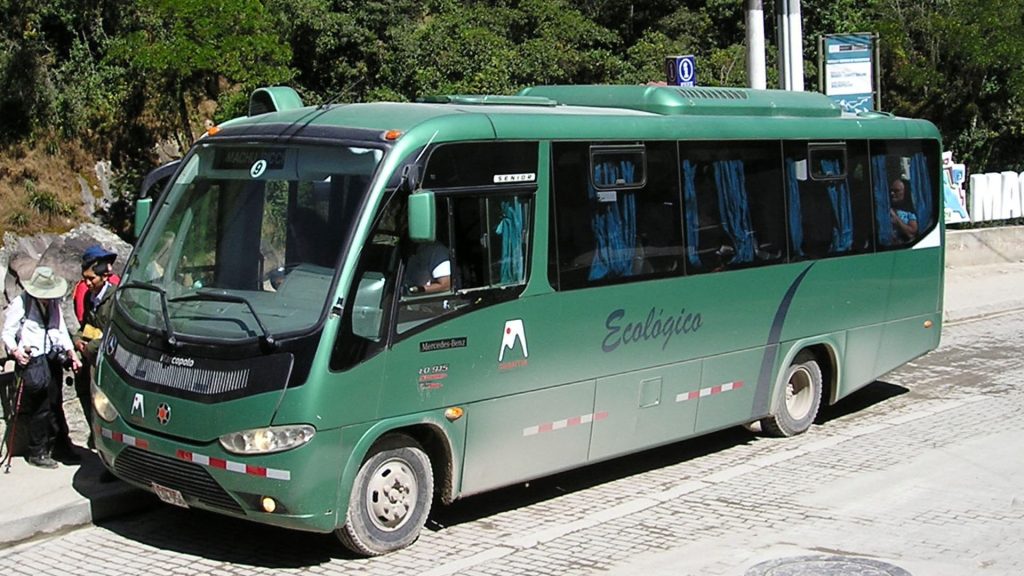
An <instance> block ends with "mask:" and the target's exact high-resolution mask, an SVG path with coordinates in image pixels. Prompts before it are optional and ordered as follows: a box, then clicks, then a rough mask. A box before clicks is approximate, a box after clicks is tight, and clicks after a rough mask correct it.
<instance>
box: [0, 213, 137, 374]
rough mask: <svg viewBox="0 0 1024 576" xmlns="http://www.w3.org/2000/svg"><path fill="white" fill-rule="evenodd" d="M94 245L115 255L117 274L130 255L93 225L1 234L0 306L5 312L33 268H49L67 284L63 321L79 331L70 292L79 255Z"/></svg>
mask: <svg viewBox="0 0 1024 576" xmlns="http://www.w3.org/2000/svg"><path fill="white" fill-rule="evenodd" d="M93 244H100V245H101V246H103V247H104V248H106V249H107V250H110V251H111V252H114V253H116V254H117V256H118V258H117V261H116V262H115V263H114V269H115V271H117V272H118V273H120V272H121V270H122V269H123V267H124V263H125V260H126V259H127V258H128V255H129V254H130V253H131V246H130V245H129V244H128V243H127V242H125V241H124V240H121V239H120V238H119V237H118V236H117V235H116V234H114V233H112V232H110V231H108V230H106V229H105V228H103V227H101V226H98V225H96V224H81V225H79V226H77V227H76V228H74V229H72V230H71V231H70V232H67V233H64V234H46V233H44V234H37V235H34V236H24V237H19V236H16V235H15V234H13V233H11V232H6V233H4V239H3V247H2V248H0V285H2V286H3V294H2V295H0V305H2V306H3V308H4V309H5V310H6V308H7V304H8V303H10V302H11V300H13V299H14V298H17V297H18V296H19V295H20V294H21V293H22V291H23V290H22V282H24V281H27V280H28V279H29V278H30V277H31V276H32V271H33V270H35V268H36V266H49V267H51V268H53V269H54V270H55V271H56V272H57V274H59V275H60V276H62V277H63V278H64V279H66V280H67V281H68V293H69V295H68V296H66V297H65V299H64V303H63V310H64V318H65V321H66V322H67V324H68V328H69V329H70V330H76V329H78V321H77V320H76V319H75V315H74V311H73V309H72V305H71V297H70V292H71V290H72V289H73V288H74V286H75V283H77V282H78V280H79V279H80V278H81V273H82V268H81V255H82V252H83V251H84V250H85V249H86V248H87V247H89V246H91V245H93ZM2 321H3V314H2V313H0V323H2ZM0 325H2V324H0ZM0 354H2V351H0Z"/></svg>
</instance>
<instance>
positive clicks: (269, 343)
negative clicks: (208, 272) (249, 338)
mask: <svg viewBox="0 0 1024 576" xmlns="http://www.w3.org/2000/svg"><path fill="white" fill-rule="evenodd" d="M192 300H200V301H203V300H206V301H211V302H233V303H236V304H245V305H246V307H248V308H249V312H250V313H252V317H253V318H254V319H255V320H256V325H257V326H259V327H260V331H261V332H263V336H261V337H260V342H261V343H262V344H263V345H264V346H266V347H268V348H270V349H273V348H274V346H275V344H276V342H275V341H274V336H273V335H272V334H271V333H270V331H269V330H267V327H266V326H265V325H264V324H263V321H262V320H260V315H259V314H257V313H256V308H255V307H253V305H252V302H249V301H248V300H246V299H245V298H243V297H242V296H238V295H236V294H228V293H227V292H224V291H217V290H213V289H209V288H200V289H199V290H197V291H195V292H193V293H191V294H186V295H184V296H176V297H174V298H171V299H170V301H171V302H188V301H192Z"/></svg>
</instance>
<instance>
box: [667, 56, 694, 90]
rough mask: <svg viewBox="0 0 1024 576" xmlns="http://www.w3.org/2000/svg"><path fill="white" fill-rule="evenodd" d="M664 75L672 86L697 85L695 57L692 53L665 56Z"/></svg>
mask: <svg viewBox="0 0 1024 576" xmlns="http://www.w3.org/2000/svg"><path fill="white" fill-rule="evenodd" d="M665 75H666V77H667V79H668V83H669V84H671V85H673V86H696V85H697V59H696V58H695V57H694V56H693V55H692V54H690V55H687V56H669V57H668V58H665Z"/></svg>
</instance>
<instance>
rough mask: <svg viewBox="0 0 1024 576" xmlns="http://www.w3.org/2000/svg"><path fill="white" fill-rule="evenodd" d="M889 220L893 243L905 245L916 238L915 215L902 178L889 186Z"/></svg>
mask: <svg viewBox="0 0 1024 576" xmlns="http://www.w3.org/2000/svg"><path fill="white" fill-rule="evenodd" d="M889 201H890V203H891V205H890V207H889V219H890V220H891V221H892V234H893V242H896V243H900V244H902V243H905V242H909V241H911V240H913V239H914V238H915V237H916V236H917V214H915V213H914V208H913V206H911V205H910V200H909V197H908V196H907V185H906V183H905V182H904V181H903V179H902V178H897V179H895V180H893V181H892V183H890V184H889Z"/></svg>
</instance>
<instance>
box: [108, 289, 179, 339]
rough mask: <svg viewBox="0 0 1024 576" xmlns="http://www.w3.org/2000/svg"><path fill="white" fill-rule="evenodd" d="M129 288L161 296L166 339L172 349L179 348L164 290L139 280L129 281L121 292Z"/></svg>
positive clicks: (161, 310)
mask: <svg viewBox="0 0 1024 576" xmlns="http://www.w3.org/2000/svg"><path fill="white" fill-rule="evenodd" d="M127 288H138V289H139V290H147V291H149V292H156V293H157V294H159V295H160V312H161V314H163V317H164V338H165V339H166V340H167V345H168V346H170V347H171V348H175V347H177V346H178V339H177V338H176V337H175V334H174V329H173V328H171V315H170V313H168V312H167V292H165V291H164V289H163V288H161V287H159V286H157V285H156V284H150V283H149V282H140V281H138V280H129V281H128V282H126V283H124V284H122V285H121V286H120V289H121V290H125V289H127Z"/></svg>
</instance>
